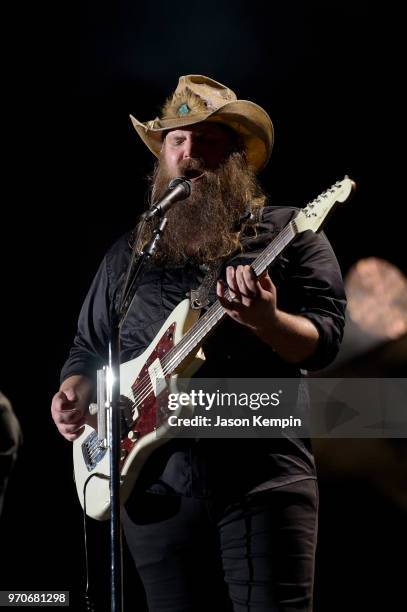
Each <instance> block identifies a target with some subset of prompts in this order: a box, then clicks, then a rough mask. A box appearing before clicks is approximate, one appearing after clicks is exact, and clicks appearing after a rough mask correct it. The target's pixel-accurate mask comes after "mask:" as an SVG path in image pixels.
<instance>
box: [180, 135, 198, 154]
mask: <svg viewBox="0 0 407 612" xmlns="http://www.w3.org/2000/svg"><path fill="white" fill-rule="evenodd" d="M189 157H199V155H198V144H197V141H196V140H194V139H193V138H189V139H188V140H186V141H185V142H184V150H183V158H184V159H188V158H189Z"/></svg>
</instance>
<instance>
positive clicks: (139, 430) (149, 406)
mask: <svg viewBox="0 0 407 612" xmlns="http://www.w3.org/2000/svg"><path fill="white" fill-rule="evenodd" d="M175 326H176V322H175V321H174V323H172V325H170V327H168V329H167V330H166V332H165V333H164V334H163V335H162V336H161V338H160V340H159V341H158V343H157V344H156V346H155V347H154V350H153V351H152V353H151V354H150V356H149V358H148V359H147V361H146V363H145V364H144V366H143V368H142V370H141V371H140V373H139V375H138V377H137V378H136V380H135V381H134V383H133V385H132V387H131V389H132V392H133V396H134V400H135V401H136V402H137V396H138V395H139V393H140V391H141V389H142V388H143V387H144V386H145V381H148V383H150V375H149V373H148V368H149V367H150V365H151V364H152V363H153V361H155V360H156V359H157V358H158V359H160V361H161V360H162V359H163V357H164V356H165V355H167V353H168V352H169V351H170V349H172V348H173V346H174V332H175ZM143 379H144V382H143V383H141V381H142V380H143ZM167 400H168V390H167V389H165V390H164V391H162V392H161V393H160V394H159V395H158V397H156V396H155V395H154V391H153V390H152V389H151V392H150V393H149V394H148V396H147V397H146V398H145V399H144V400H143V403H142V404H141V406H138V412H139V415H138V417H137V418H136V420H135V421H134V423H133V426H132V431H133V432H134V433H135V434H136V436H137V437H136V438H134V439H133V440H131V439H130V438H129V437H128V435H127V434H126V436H125V437H124V438H123V439H122V441H121V447H122V451H125V452H126V455H127V453H129V452H130V451H131V450H132V448H133V447H134V445H135V444H137V440H140V438H142V437H143V436H145V435H147V434H149V433H151V432H152V431H154V430H155V429H156V428H157V426H158V425H160V423H162V422H163V421H164V420H165V419H166V418H167V415H168V413H167Z"/></svg>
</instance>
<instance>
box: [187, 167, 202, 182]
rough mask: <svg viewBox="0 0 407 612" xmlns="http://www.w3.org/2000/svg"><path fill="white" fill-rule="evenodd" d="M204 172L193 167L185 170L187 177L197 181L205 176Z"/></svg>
mask: <svg viewBox="0 0 407 612" xmlns="http://www.w3.org/2000/svg"><path fill="white" fill-rule="evenodd" d="M204 174H205V173H204V172H202V170H193V169H192V168H191V169H190V170H185V172H184V176H185V178H187V179H188V180H190V181H194V182H195V181H197V180H199V179H201V178H202V177H203V176H204Z"/></svg>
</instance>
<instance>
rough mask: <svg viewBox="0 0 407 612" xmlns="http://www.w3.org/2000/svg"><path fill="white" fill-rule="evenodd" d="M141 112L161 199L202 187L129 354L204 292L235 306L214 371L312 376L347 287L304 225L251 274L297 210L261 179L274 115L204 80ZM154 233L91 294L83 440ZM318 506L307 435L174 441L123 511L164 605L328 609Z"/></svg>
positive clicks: (148, 280) (184, 216) (156, 455)
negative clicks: (318, 596) (180, 179)
mask: <svg viewBox="0 0 407 612" xmlns="http://www.w3.org/2000/svg"><path fill="white" fill-rule="evenodd" d="M131 119H132V122H133V125H134V127H135V129H136V131H137V133H138V134H139V136H140V137H141V139H142V140H143V141H144V143H145V144H146V145H147V146H148V147H149V148H150V150H151V151H152V152H153V153H154V155H156V157H157V158H158V162H157V165H156V168H155V171H154V173H153V176H152V182H151V204H152V205H153V204H154V203H155V202H157V201H158V200H159V199H160V197H161V196H162V195H163V194H164V192H165V191H166V189H167V188H168V184H169V181H170V180H171V179H172V178H174V177H177V176H184V177H186V178H188V179H189V180H190V181H191V183H192V193H191V195H190V197H188V198H187V199H186V200H185V201H184V202H179V203H177V204H176V205H175V206H173V207H172V209H171V210H170V211H169V212H168V213H167V218H168V223H167V226H166V228H165V232H164V234H163V236H162V238H161V241H160V244H159V248H158V250H157V252H156V254H155V256H154V258H153V260H152V261H151V262H150V263H149V265H148V266H147V268H146V270H145V272H144V274H143V276H142V278H141V279H140V280H139V282H138V285H137V290H136V293H135V297H134V300H133V302H132V306H131V309H130V311H129V313H128V316H127V318H126V321H125V323H124V325H123V327H122V329H121V361H122V362H124V361H128V360H130V359H133V358H135V357H137V356H139V355H140V354H141V353H143V351H145V349H146V348H147V347H148V346H149V344H150V343H151V342H152V341H153V339H154V337H155V335H156V334H157V333H158V331H159V330H160V328H161V327H162V325H163V323H164V321H165V320H166V318H167V317H168V315H169V314H170V313H171V311H172V310H173V309H174V308H175V307H176V306H177V304H178V303H179V302H181V301H182V300H183V299H184V298H185V296H186V295H189V296H191V306H193V304H192V302H193V299H192V298H193V297H194V296H195V298H196V296H197V295H198V296H199V298H200V299H199V301H200V303H201V305H202V306H203V311H205V309H207V308H208V306H209V305H210V304H212V303H213V302H215V301H216V299H218V300H219V301H220V304H221V306H222V308H223V309H224V310H225V312H226V313H227V315H228V317H227V318H226V320H225V321H224V322H223V323H222V325H221V326H219V327H218V328H217V329H216V331H215V332H214V333H213V334H212V335H211V336H210V337H209V338H208V340H207V341H206V342H205V343H204V347H203V348H204V352H205V355H206V362H205V365H204V366H203V367H202V369H201V372H200V373H201V375H202V376H205V377H207V378H210V377H211V376H212V377H215V376H216V377H219V376H220V375H221V376H222V377H233V378H239V377H241V378H250V377H271V376H272V377H286V378H297V377H300V376H301V373H302V371H303V370H304V369H320V368H322V367H324V366H325V365H327V364H328V363H330V362H331V361H332V359H333V358H334V357H335V355H336V353H337V351H338V348H339V344H340V341H341V338H342V333H343V325H344V310H345V295H344V291H343V284H342V279H341V274H340V270H339V266H338V264H337V261H336V259H335V256H334V254H333V252H332V249H331V247H330V245H329V243H328V241H327V240H326V238H325V237H324V236H323V235H320V234H318V235H315V234H313V233H312V232H305V233H303V234H300V235H299V236H297V237H296V238H295V240H294V241H293V242H292V243H291V245H290V246H289V247H288V248H287V249H286V250H285V251H284V253H283V254H282V255H280V257H278V258H277V259H276V260H275V261H274V262H273V265H272V266H271V267H270V269H269V272H270V273H269V274H268V273H267V274H265V275H263V276H261V277H260V278H259V279H257V278H256V277H255V275H254V273H253V270H252V268H251V267H250V263H251V262H252V261H254V259H255V258H256V257H257V256H258V255H259V253H261V251H262V250H263V249H264V248H265V247H266V246H267V244H269V243H270V240H271V239H272V238H273V237H275V236H276V235H277V234H278V233H279V232H280V230H281V229H283V228H284V227H285V226H286V225H287V223H288V222H289V221H290V220H291V219H292V218H293V217H294V216H295V214H296V210H295V209H294V208H289V207H278V206H266V205H265V204H266V197H265V195H264V193H263V191H262V189H261V187H260V185H259V183H258V181H257V177H256V175H257V172H258V171H259V170H261V169H262V168H263V167H264V165H265V164H266V163H267V161H268V159H269V156H270V153H271V149H272V144H273V126H272V123H271V120H270V117H269V116H268V114H267V113H266V111H265V110H264V109H262V108H261V107H259V106H258V105H256V104H254V103H253V102H249V101H246V100H238V99H237V98H236V95H235V94H234V93H233V91H231V90H230V89H229V88H227V87H225V86H224V85H222V84H220V83H218V82H216V81H214V80H212V79H210V78H208V77H204V76H200V75H188V76H184V77H181V78H180V79H179V83H178V87H177V89H176V90H175V92H174V93H173V95H172V96H171V97H170V98H169V100H168V101H167V103H166V104H165V106H164V108H163V111H162V116H161V117H160V118H156V119H155V120H153V121H149V122H147V123H141V122H139V121H137V120H136V119H134V117H132V118H131ZM154 227H155V225H154V223H148V222H147V223H145V222H144V221H142V222H140V223H139V225H138V226H137V228H136V230H134V231H132V232H130V233H129V234H127V235H126V236H124V237H123V238H121V239H120V240H119V241H118V242H117V243H116V244H115V245H113V247H112V248H111V249H110V250H109V251H108V253H107V254H106V256H105V258H104V260H103V262H102V264H101V266H100V268H99V271H98V273H97V275H96V277H95V279H94V281H93V284H92V286H91V288H90V290H89V293H88V296H87V298H86V299H85V302H84V304H83V307H82V311H81V314H80V317H79V324H78V331H77V335H76V337H75V341H74V344H73V347H72V349H71V352H70V355H69V358H68V360H67V362H66V363H65V365H64V368H63V370H62V375H61V376H62V384H61V388H60V390H59V392H58V393H56V394H55V396H54V398H53V402H52V408H51V410H52V416H53V419H54V421H55V423H56V425H57V427H58V429H59V431H60V433H61V434H62V435H63V436H64V437H65V438H66V439H67V440H75V439H76V438H77V437H78V436H79V435H80V433H81V431H82V429H83V425H84V423H85V422H87V420H88V416H87V414H88V405H89V403H90V402H91V401H92V400H93V397H94V389H95V373H96V370H97V369H98V368H100V367H101V366H102V365H103V364H104V363H106V362H107V345H108V339H109V334H110V323H111V320H112V313H113V312H115V311H116V313H117V310H118V308H119V304H120V298H121V293H122V291H123V283H124V278H125V276H126V269H127V267H128V264H129V261H130V259H131V256H132V252H133V251H135V252H140V251H142V249H143V248H144V246H145V245H146V244H147V242H148V241H149V239H150V238H151V236H152V233H153V230H154ZM216 280H217V283H216ZM226 296H227V297H226ZM317 508H318V493H317V484H316V473H315V465H314V460H313V456H312V451H311V446H310V443H309V440H307V439H299V438H296V439H290V438H288V437H282V438H278V439H260V440H253V439H251V440H250V439H228V440H220V439H217V440H215V439H203V438H202V439H192V440H189V439H174V440H171V441H169V442H167V443H166V444H165V445H163V446H161V447H160V448H158V449H156V450H155V451H154V452H153V453H152V455H151V456H150V457H149V459H148V460H147V462H146V464H145V465H144V467H143V470H142V473H141V475H140V477H139V479H138V481H137V483H136V486H135V488H134V491H133V493H132V495H131V497H130V499H129V500H128V501H127V503H126V505H125V508H124V509H123V525H124V532H125V536H126V539H127V543H128V545H129V549H130V551H131V553H132V556H133V558H134V561H135V565H136V567H137V570H138V572H139V575H140V577H141V579H142V582H143V585H144V587H145V591H146V597H147V602H148V609H149V610H151V611H154V612H159V611H164V610H165V611H167V612H170V611H171V612H182V611H185V612H186V611H188V612H198V611H201V610H202V611H203V610H205V611H207V610H208V609H210V607H212V608H214V609H216V610H219V611H227V610H234V611H243V610H246V611H248V610H250V611H252V612H254V611H257V612H260V611H264V612H265V611H266V610H267V611H268V612H270V611H274V610H275V611H277V610H278V611H279V612H283V611H284V612H288V611H292V610H304V611H305V610H306V611H310V610H312V598H313V576H314V563H315V549H316V533H317Z"/></svg>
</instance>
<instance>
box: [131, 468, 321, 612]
mask: <svg viewBox="0 0 407 612" xmlns="http://www.w3.org/2000/svg"><path fill="white" fill-rule="evenodd" d="M136 501H137V503H132V504H130V507H128V508H127V510H126V511H125V512H124V517H123V525H124V531H125V536H126V540H127V543H128V546H129V549H130V552H131V554H132V556H133V559H134V561H135V564H136V567H137V570H138V572H139V574H140V577H141V580H142V582H143V585H144V588H145V591H146V596H147V601H148V606H149V611H150V612H201V611H202V612H203V611H205V612H208V611H210V610H212V611H213V612H229V611H233V612H249V611H250V612H266V611H267V612H277V611H278V612H291V611H294V610H296V611H298V610H301V611H303V612H311V611H312V594H313V578H314V563H315V548H316V537H317V512H318V489H317V483H316V481H315V480H313V479H307V480H301V481H299V482H296V483H291V484H288V485H283V486H279V487H276V488H273V489H269V490H267V491H264V492H261V493H256V494H254V495H251V496H249V497H246V498H245V499H244V500H240V502H239V503H233V504H229V505H225V503H224V501H222V502H219V501H218V500H215V499H205V500H202V499H195V498H191V497H181V496H179V497H178V496H165V495H156V494H152V493H146V494H144V495H143V496H141V497H138V499H137V500H136Z"/></svg>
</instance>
